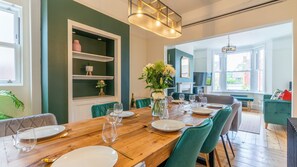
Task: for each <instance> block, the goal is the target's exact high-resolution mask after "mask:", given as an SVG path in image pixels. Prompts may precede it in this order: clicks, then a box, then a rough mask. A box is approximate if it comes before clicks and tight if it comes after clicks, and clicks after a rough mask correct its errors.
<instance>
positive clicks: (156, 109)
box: [152, 89, 165, 117]
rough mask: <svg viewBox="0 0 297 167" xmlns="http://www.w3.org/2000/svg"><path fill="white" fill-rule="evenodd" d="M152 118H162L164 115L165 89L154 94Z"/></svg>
mask: <svg viewBox="0 0 297 167" xmlns="http://www.w3.org/2000/svg"><path fill="white" fill-rule="evenodd" d="M152 99H153V104H152V116H154V117H155V116H160V115H162V114H163V109H164V107H165V94H164V90H163V89H158V90H155V91H153V93H152Z"/></svg>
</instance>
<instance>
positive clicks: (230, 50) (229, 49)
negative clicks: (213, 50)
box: [222, 35, 236, 53]
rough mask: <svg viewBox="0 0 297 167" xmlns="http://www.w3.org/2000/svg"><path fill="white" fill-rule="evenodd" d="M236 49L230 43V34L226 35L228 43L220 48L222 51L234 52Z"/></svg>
mask: <svg viewBox="0 0 297 167" xmlns="http://www.w3.org/2000/svg"><path fill="white" fill-rule="evenodd" d="M235 51H236V46H234V45H230V36H229V35H228V45H227V46H224V47H223V48H222V52H223V53H228V52H235Z"/></svg>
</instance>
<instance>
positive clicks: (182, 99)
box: [178, 93, 185, 110]
mask: <svg viewBox="0 0 297 167" xmlns="http://www.w3.org/2000/svg"><path fill="white" fill-rule="evenodd" d="M178 97H179V100H180V105H179V108H180V109H181V110H183V108H184V105H183V103H184V100H185V94H182V93H181V94H179V96H178Z"/></svg>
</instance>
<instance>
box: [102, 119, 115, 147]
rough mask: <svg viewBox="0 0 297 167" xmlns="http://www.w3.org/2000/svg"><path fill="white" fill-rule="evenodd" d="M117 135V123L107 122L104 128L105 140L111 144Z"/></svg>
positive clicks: (103, 136)
mask: <svg viewBox="0 0 297 167" xmlns="http://www.w3.org/2000/svg"><path fill="white" fill-rule="evenodd" d="M117 136H118V134H117V126H116V124H112V123H109V122H105V123H104V124H103V129H102V139H103V141H104V142H105V143H107V144H111V143H113V142H114V141H115V140H116V138H117Z"/></svg>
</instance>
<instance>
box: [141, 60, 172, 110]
mask: <svg viewBox="0 0 297 167" xmlns="http://www.w3.org/2000/svg"><path fill="white" fill-rule="evenodd" d="M174 75H175V69H174V68H173V67H172V66H171V65H169V64H165V63H164V62H163V61H158V62H156V63H154V64H151V63H149V64H147V65H146V66H145V67H144V68H143V71H142V74H141V77H140V78H139V79H141V80H144V81H145V82H146V84H147V86H146V87H145V88H149V89H151V91H152V98H153V100H154V104H153V106H152V115H153V116H158V115H159V114H160V112H161V109H162V101H163V100H164V99H165V93H164V90H165V89H166V88H168V87H169V85H170V84H171V82H172V78H173V77H174Z"/></svg>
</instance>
